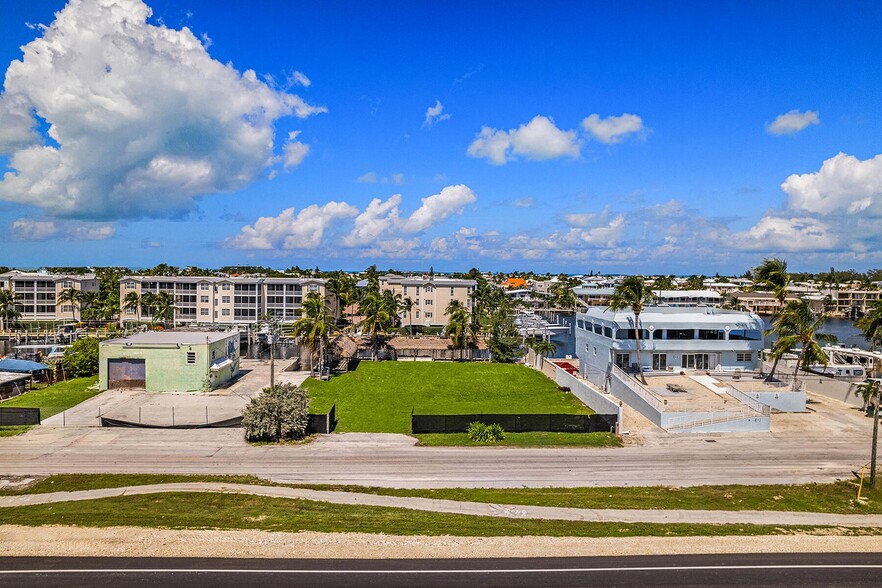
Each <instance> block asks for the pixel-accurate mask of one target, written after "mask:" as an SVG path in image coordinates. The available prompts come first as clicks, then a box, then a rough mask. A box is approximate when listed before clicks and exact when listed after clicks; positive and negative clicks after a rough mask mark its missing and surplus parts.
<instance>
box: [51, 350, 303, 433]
mask: <svg viewBox="0 0 882 588" xmlns="http://www.w3.org/2000/svg"><path fill="white" fill-rule="evenodd" d="M285 363H286V362H284V361H277V362H276V374H275V378H276V382H277V383H284V382H291V383H293V384H301V383H302V382H303V380H305V379H306V378H307V377H308V376H309V373H308V372H287V371H284V367H285ZM240 365H241V367H242V372H243V373H242V375H241V376H240V377H239V378H237V379H236V380H235V381H234V382H233V383H232V384H230V385H229V386H227V387H226V388H218V389H217V390H213V391H211V392H209V393H204V392H189V393H170V392H146V391H144V390H108V391H106V392H102V393H101V394H99V395H97V396H94V397H92V398H90V399H89V400H87V401H85V402H82V403H80V404H78V405H77V406H75V407H73V408H71V409H69V410H66V411H65V412H64V413H63V414H58V415H55V416H53V417H50V418H48V419H46V420H45V421H44V422H43V425H44V426H46V427H72V426H75V427H97V426H100V424H99V417H101V416H104V417H109V418H114V419H119V420H124V421H131V422H136V423H145V424H152V425H165V426H167V425H175V424H176V425H183V424H204V423H208V422H216V421H221V420H225V419H230V418H234V417H237V416H241V415H242V409H243V408H244V407H245V405H246V404H248V402H250V401H251V399H252V398H253V397H254V396H256V395H257V394H258V393H259V392H260V391H261V390H262V389H263V388H264V387H265V386H269V380H270V376H269V373H270V369H269V362H268V361H259V360H253V359H243V360H241V364H240Z"/></svg>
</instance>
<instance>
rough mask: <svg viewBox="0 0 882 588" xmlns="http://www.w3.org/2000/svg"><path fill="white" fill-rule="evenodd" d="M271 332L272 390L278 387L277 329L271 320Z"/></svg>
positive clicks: (269, 336)
mask: <svg viewBox="0 0 882 588" xmlns="http://www.w3.org/2000/svg"><path fill="white" fill-rule="evenodd" d="M269 324H270V332H269V335H268V336H267V337H268V338H269V346H270V391H272V390H275V389H276V354H275V347H276V334H275V332H274V331H275V329H273V323H272V321H270V323H269Z"/></svg>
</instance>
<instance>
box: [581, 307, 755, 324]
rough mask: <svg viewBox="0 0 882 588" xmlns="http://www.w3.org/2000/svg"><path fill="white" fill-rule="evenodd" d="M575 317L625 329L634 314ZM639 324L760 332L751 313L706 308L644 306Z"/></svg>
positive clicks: (591, 312) (602, 311)
mask: <svg viewBox="0 0 882 588" xmlns="http://www.w3.org/2000/svg"><path fill="white" fill-rule="evenodd" d="M577 316H583V317H584V318H586V319H600V320H605V321H609V322H615V323H617V324H619V325H621V326H625V327H627V326H628V325H629V324H630V323H631V322H633V320H634V313H632V312H631V311H630V309H628V310H617V311H612V310H609V309H606V308H600V307H596V308H588V309H586V310H585V312H580V313H579V314H578V315H577ZM640 322H641V324H642V325H643V326H644V327H646V326H649V325H651V324H652V323H653V322H658V323H660V324H664V325H670V324H674V325H699V326H700V325H704V326H713V325H716V326H721V325H735V324H737V325H745V326H752V327H755V328H759V329H762V328H763V320H762V319H761V318H760V317H759V316H757V315H755V314H753V313H749V312H741V311H737V310H724V309H721V308H710V307H688V306H687V307H675V306H648V307H646V308H645V309H644V310H643V312H641V313H640Z"/></svg>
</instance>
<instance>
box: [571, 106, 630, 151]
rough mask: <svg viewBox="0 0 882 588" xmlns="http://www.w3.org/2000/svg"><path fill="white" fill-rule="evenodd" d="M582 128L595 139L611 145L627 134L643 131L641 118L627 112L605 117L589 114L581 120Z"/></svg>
mask: <svg viewBox="0 0 882 588" xmlns="http://www.w3.org/2000/svg"><path fill="white" fill-rule="evenodd" d="M582 128H583V129H585V131H586V132H588V133H589V134H590V135H591V136H592V137H593V138H594V139H595V140H597V141H600V142H601V143H605V144H607V145H612V144H615V143H620V142H622V141H623V140H624V139H625V137H627V136H628V135H634V134H635V133H638V134H639V133H643V119H642V118H640V117H639V116H637V115H636V114H628V113H625V114H623V115H621V116H608V117H606V118H600V115H599V114H591V115H589V116H588V117H586V118H585V120H583V121H582Z"/></svg>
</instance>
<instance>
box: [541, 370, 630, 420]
mask: <svg viewBox="0 0 882 588" xmlns="http://www.w3.org/2000/svg"><path fill="white" fill-rule="evenodd" d="M542 367H543V369H542V373H544V374H546V375H547V373H546V372H547V371H551V372H552V374H553V376H552V377H553V378H554V381H555V382H557V384H558V385H559V386H566V387H567V388H569V389H570V392H572V393H573V394H574V395H575V396H576V398H578V399H579V400H581V401H582V402H584V403H585V406H587V407H589V408H590V409H591V410H593V411H594V412H598V413H600V414H618V412H619V403H618V402H616V401H615V400H613V399H612V398H610V397H608V396H607V395H605V394H603V393H601V392H598V391H597V390H595V389H594V388H592V387H591V386H589V385H588V384H586V383H585V382H583V381H581V380H579V379H578V378H576V377H575V376H571V375H570V374H568V373H567V372H566V371H565V370H563V369H562V368H559V367H557V366H556V365H554V364H553V363H551V362H550V361H548V360H547V359H546V360H545V362H544V365H543V366H542ZM549 368H550V369H549Z"/></svg>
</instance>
